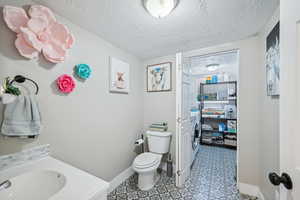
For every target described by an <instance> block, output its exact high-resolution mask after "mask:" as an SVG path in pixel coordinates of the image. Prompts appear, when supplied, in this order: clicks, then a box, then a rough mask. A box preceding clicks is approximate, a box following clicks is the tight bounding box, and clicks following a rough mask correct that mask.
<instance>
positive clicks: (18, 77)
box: [9, 75, 39, 95]
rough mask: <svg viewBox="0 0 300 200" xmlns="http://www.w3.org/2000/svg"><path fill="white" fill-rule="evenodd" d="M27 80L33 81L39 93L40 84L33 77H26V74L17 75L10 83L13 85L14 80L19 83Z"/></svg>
mask: <svg viewBox="0 0 300 200" xmlns="http://www.w3.org/2000/svg"><path fill="white" fill-rule="evenodd" d="M26 80H28V81H31V82H32V83H33V84H34V85H35V87H36V92H35V94H36V95H37V94H38V93H39V85H38V84H37V83H36V82H35V81H34V80H32V79H30V78H26V77H24V76H22V75H17V76H15V78H14V79H13V80H12V81H11V82H10V83H9V84H10V85H11V84H13V83H14V82H17V83H24V82H25V81H26Z"/></svg>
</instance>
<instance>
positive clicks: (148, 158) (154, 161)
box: [132, 153, 162, 190]
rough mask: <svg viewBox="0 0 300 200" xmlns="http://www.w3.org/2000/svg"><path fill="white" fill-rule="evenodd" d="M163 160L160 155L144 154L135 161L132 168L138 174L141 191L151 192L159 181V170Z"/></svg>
mask: <svg viewBox="0 0 300 200" xmlns="http://www.w3.org/2000/svg"><path fill="white" fill-rule="evenodd" d="M161 158H162V155H159V154H154V153H142V154H140V155H138V156H137V157H136V158H135V159H134V161H133V164H132V168H133V170H134V171H136V172H137V173H138V176H139V177H138V187H139V188H140V189H141V190H150V189H151V188H152V187H153V186H154V185H155V183H156V182H157V181H158V180H159V174H158V173H157V168H158V167H159V165H160V161H161Z"/></svg>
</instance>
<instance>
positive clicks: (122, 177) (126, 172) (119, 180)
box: [108, 166, 134, 193]
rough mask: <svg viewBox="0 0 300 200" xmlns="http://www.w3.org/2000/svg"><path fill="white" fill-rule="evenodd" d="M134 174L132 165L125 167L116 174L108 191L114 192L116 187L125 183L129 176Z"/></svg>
mask: <svg viewBox="0 0 300 200" xmlns="http://www.w3.org/2000/svg"><path fill="white" fill-rule="evenodd" d="M133 174H134V171H133V169H132V167H131V166H130V167H129V168H127V169H125V170H124V171H123V172H121V173H120V174H119V175H118V176H116V177H115V178H114V179H113V180H111V181H110V183H109V188H108V193H110V192H112V191H113V190H114V189H116V188H117V187H118V186H119V185H120V184H121V183H123V182H124V181H125V180H126V179H127V178H129V177H130V176H131V175H133Z"/></svg>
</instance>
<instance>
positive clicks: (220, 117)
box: [202, 116, 237, 120]
mask: <svg viewBox="0 0 300 200" xmlns="http://www.w3.org/2000/svg"><path fill="white" fill-rule="evenodd" d="M202 118H203V119H220V120H237V119H236V118H222V117H203V116H202Z"/></svg>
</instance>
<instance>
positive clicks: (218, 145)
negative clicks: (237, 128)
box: [201, 142, 237, 149]
mask: <svg viewBox="0 0 300 200" xmlns="http://www.w3.org/2000/svg"><path fill="white" fill-rule="evenodd" d="M201 144H202V145H209V146H216V147H226V148H231V149H236V148H237V146H235V145H228V144H219V143H208V142H207V143H206V142H201Z"/></svg>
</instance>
